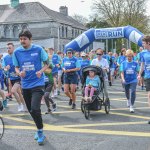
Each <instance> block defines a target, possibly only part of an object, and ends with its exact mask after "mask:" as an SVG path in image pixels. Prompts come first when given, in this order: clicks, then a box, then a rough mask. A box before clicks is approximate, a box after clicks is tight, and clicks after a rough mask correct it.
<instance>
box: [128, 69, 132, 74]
mask: <svg viewBox="0 0 150 150" xmlns="http://www.w3.org/2000/svg"><path fill="white" fill-rule="evenodd" d="M126 74H134V71H133V69H127V70H126Z"/></svg>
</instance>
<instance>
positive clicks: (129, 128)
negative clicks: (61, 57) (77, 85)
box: [0, 80, 150, 150]
mask: <svg viewBox="0 0 150 150" xmlns="http://www.w3.org/2000/svg"><path fill="white" fill-rule="evenodd" d="M108 89H109V97H110V100H111V110H110V114H106V113H105V111H104V108H102V110H100V111H96V112H91V119H90V120H86V119H85V117H84V115H83V114H82V112H81V109H80V103H81V90H78V91H77V95H78V96H77V109H76V110H72V109H71V108H70V106H68V100H69V99H68V98H67V97H66V96H65V95H64V94H63V93H61V95H60V96H58V97H57V98H55V100H56V102H57V106H58V108H57V111H56V112H54V113H53V114H48V115H45V114H44V112H45V111H46V107H45V105H42V112H43V121H44V133H45V135H46V137H47V139H46V142H45V145H43V146H39V145H38V144H37V143H36V141H34V139H33V137H34V133H35V132H36V128H35V125H34V122H33V121H32V119H31V117H30V115H29V114H28V113H18V112H17V104H16V102H15V100H13V101H10V102H9V108H8V109H6V110H5V111H4V112H2V116H3V119H4V122H5V134H4V137H3V139H2V140H0V150H100V149H103V150H150V125H149V124H148V123H147V122H148V121H149V120H150V108H149V107H148V104H147V93H146V92H145V91H142V90H141V89H140V87H137V98H136V102H135V113H132V114H131V113H130V112H129V108H127V106H126V98H125V94H124V92H122V88H121V84H120V81H119V80H116V81H115V83H114V85H113V86H112V87H108Z"/></svg>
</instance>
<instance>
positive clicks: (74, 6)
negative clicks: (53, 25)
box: [0, 0, 92, 18]
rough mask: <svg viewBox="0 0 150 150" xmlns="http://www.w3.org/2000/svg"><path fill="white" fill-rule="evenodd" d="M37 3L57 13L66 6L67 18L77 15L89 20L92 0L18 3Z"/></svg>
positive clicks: (0, 1) (5, 1) (4, 1)
mask: <svg viewBox="0 0 150 150" xmlns="http://www.w3.org/2000/svg"><path fill="white" fill-rule="evenodd" d="M37 1H38V2H40V3H42V4H43V5H45V6H47V7H48V8H50V9H52V10H54V11H59V7H60V6H67V7H68V13H69V16H73V15H74V14H78V15H82V16H84V17H86V18H89V15H90V14H91V6H92V0H19V2H20V3H24V2H37ZM3 4H10V0H0V5H3Z"/></svg>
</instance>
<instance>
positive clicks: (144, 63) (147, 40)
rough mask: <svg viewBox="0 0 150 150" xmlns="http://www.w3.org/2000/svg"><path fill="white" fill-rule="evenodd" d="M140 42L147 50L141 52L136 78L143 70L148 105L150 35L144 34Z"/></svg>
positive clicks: (149, 96) (139, 77)
mask: <svg viewBox="0 0 150 150" xmlns="http://www.w3.org/2000/svg"><path fill="white" fill-rule="evenodd" d="M142 44H143V47H144V49H146V50H147V52H145V53H143V55H142V58H141V68H140V72H139V76H138V79H141V75H142V73H143V71H145V74H144V82H145V87H146V91H147V92H148V104H149V106H150V36H145V37H144V38H143V39H142ZM148 123H149V124H150V121H149V122H148Z"/></svg>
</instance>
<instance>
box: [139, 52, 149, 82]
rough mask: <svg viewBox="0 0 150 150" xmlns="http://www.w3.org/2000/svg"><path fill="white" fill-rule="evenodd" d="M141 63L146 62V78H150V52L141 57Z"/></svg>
mask: <svg viewBox="0 0 150 150" xmlns="http://www.w3.org/2000/svg"><path fill="white" fill-rule="evenodd" d="M141 62H144V72H145V75H144V78H145V79H149V78H150V51H146V52H144V53H143V54H142V56H141Z"/></svg>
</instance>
